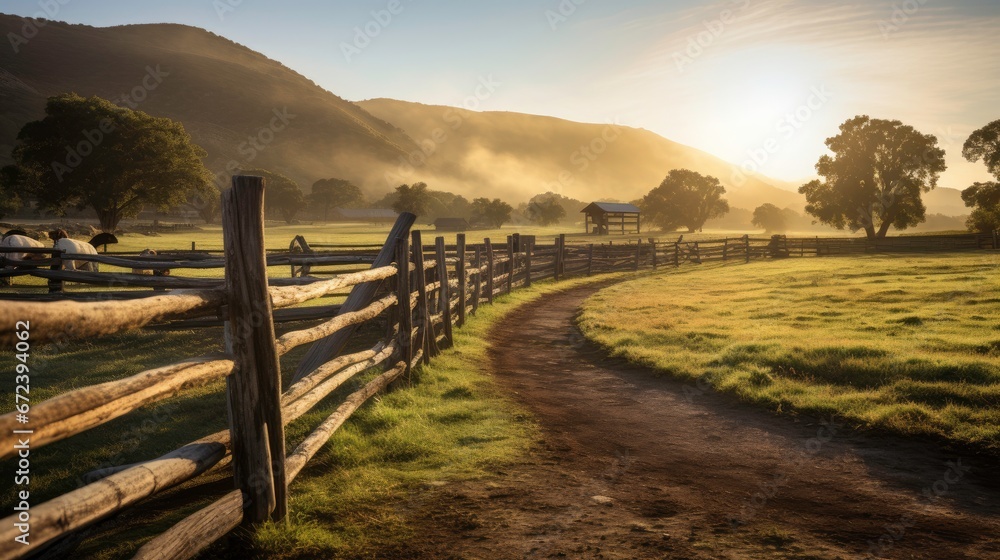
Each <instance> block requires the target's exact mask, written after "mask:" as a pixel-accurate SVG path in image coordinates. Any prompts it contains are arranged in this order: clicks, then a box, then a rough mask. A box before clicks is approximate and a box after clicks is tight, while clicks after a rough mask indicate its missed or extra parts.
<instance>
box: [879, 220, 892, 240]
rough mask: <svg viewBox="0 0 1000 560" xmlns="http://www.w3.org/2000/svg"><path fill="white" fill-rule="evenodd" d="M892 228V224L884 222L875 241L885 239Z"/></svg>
mask: <svg viewBox="0 0 1000 560" xmlns="http://www.w3.org/2000/svg"><path fill="white" fill-rule="evenodd" d="M890 227H892V222H882V227H880V228H879V229H878V233H877V234H875V239H885V235H886V234H887V233H889V228H890Z"/></svg>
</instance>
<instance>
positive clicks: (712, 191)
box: [640, 169, 729, 232]
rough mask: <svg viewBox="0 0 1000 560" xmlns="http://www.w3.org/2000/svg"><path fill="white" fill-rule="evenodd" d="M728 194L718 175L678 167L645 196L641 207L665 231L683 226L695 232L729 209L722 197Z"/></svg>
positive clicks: (648, 218) (647, 216) (647, 217)
mask: <svg viewBox="0 0 1000 560" xmlns="http://www.w3.org/2000/svg"><path fill="white" fill-rule="evenodd" d="M724 194H726V189H725V188H723V186H722V184H721V183H719V180H718V179H716V178H715V177H710V176H707V175H702V174H701V173H697V172H695V171H691V170H688V169H674V170H673V171H671V172H670V174H669V175H667V177H666V178H665V179H664V180H663V182H662V183H660V186H659V187H656V188H655V189H653V190H651V191H649V194H647V195H646V196H645V197H643V199H642V204H641V205H640V206H641V208H642V209H643V211H644V212H645V213H646V219H647V220H649V221H651V222H652V223H654V224H656V225H657V226H659V227H660V228H661V229H663V230H664V231H674V230H677V229H679V228H680V227H682V226H683V227H686V228H687V230H688V231H689V232H695V231H697V230H699V229H701V228H702V227H703V226H704V225H705V222H707V221H708V220H711V219H713V218H718V217H721V216H724V215H726V213H727V212H729V203H728V202H726V200H725V199H724V198H722V196H723V195H724Z"/></svg>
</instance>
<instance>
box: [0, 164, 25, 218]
mask: <svg viewBox="0 0 1000 560" xmlns="http://www.w3.org/2000/svg"><path fill="white" fill-rule="evenodd" d="M16 173H17V168H16V167H13V166H7V167H5V168H3V169H0V218H4V217H6V216H9V215H11V214H13V213H14V212H17V211H18V210H20V209H21V206H23V202H22V200H21V196H20V195H19V194H18V193H17V190H15V189H16V185H17V178H16ZM8 175H9V176H8Z"/></svg>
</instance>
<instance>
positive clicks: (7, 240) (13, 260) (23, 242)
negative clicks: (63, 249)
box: [0, 229, 48, 286]
mask: <svg viewBox="0 0 1000 560" xmlns="http://www.w3.org/2000/svg"><path fill="white" fill-rule="evenodd" d="M0 247H3V248H6V249H44V248H45V244H44V243H42V242H41V241H37V240H35V239H32V238H30V237H28V234H27V233H25V232H23V231H21V230H19V229H12V230H10V231H8V232H7V233H5V234H4V236H3V239H2V240H0ZM0 257H4V259H5V260H6V266H5V267H4V268H18V267H19V265H18V261H31V260H37V259H45V258H48V255H45V254H41V253H7V252H3V253H0ZM10 283H11V281H10V277H4V278H2V279H0V284H3V285H5V286H9V285H10Z"/></svg>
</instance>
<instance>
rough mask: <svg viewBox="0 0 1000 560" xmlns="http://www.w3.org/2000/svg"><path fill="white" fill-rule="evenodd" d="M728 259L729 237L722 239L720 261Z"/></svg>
mask: <svg viewBox="0 0 1000 560" xmlns="http://www.w3.org/2000/svg"><path fill="white" fill-rule="evenodd" d="M728 259H729V238H728V237H727V238H725V239H723V240H722V262H726V261H727V260H728Z"/></svg>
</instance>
